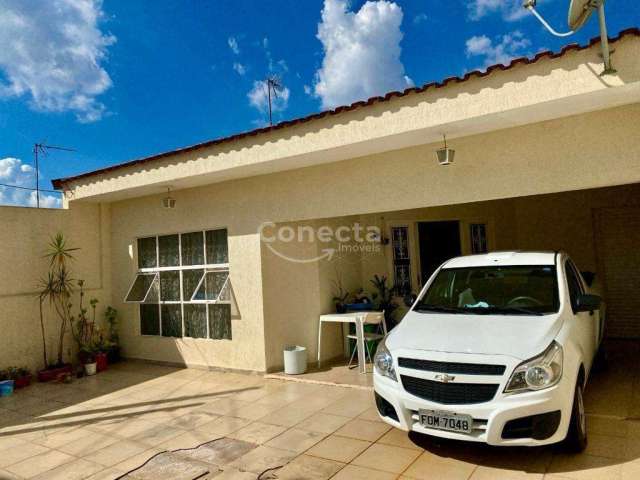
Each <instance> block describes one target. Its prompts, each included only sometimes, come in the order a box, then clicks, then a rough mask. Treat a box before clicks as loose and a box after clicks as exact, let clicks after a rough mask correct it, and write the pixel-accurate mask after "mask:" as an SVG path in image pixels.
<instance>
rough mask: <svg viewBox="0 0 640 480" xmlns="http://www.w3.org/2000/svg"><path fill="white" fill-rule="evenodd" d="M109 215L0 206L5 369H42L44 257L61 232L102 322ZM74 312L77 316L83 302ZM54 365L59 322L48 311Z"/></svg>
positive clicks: (89, 207) (1, 358)
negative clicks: (40, 292) (74, 249)
mask: <svg viewBox="0 0 640 480" xmlns="http://www.w3.org/2000/svg"><path fill="white" fill-rule="evenodd" d="M109 229H110V216H109V206H108V205H99V204H74V205H73V206H72V208H71V209H70V210H49V209H33V208H20V207H0V245H2V254H1V255H0V272H2V275H1V276H0V332H2V333H1V334H0V369H2V368H6V367H7V366H10V365H17V366H23V365H26V366H28V367H29V368H30V369H32V370H33V371H35V370H38V369H41V368H43V366H44V365H43V364H44V360H43V358H42V335H41V329H40V320H39V313H38V299H37V290H38V288H37V287H38V282H39V280H40V278H42V277H44V276H45V275H46V271H47V266H48V263H47V259H45V258H43V255H44V254H45V252H46V250H47V244H48V243H49V238H50V237H51V236H52V235H55V234H56V233H58V232H62V233H63V234H64V235H65V236H66V238H67V240H68V242H69V245H70V246H73V247H78V248H79V249H80V250H78V251H77V252H75V253H74V256H75V261H74V262H72V264H71V266H72V272H73V278H75V279H84V280H85V286H86V298H87V300H88V299H90V298H92V297H95V298H97V299H98V300H99V301H100V303H99V308H98V310H97V313H98V318H102V315H103V311H104V308H105V307H106V305H108V304H109V303H110V300H111V291H110V280H111V278H110V267H111V265H110V241H109V238H110V235H109ZM74 303H75V304H76V305H75V306H74V308H73V310H74V313H75V312H77V303H78V297H77V296H76V298H75V299H74ZM45 319H46V320H45V328H46V334H47V348H48V354H49V360H50V361H55V360H56V354H57V332H59V321H58V317H57V316H55V314H54V312H53V311H50V310H49V309H46V311H45ZM65 345H66V348H65V358H66V360H69V359H72V358H73V351H75V350H74V347H75V345H74V341H73V339H72V338H71V336H70V335H68V336H67V339H66V343H65Z"/></svg>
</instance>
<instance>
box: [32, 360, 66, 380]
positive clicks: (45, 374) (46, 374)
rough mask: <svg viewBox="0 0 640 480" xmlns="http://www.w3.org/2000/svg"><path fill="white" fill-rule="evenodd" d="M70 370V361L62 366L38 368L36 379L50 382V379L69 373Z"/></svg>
mask: <svg viewBox="0 0 640 480" xmlns="http://www.w3.org/2000/svg"><path fill="white" fill-rule="evenodd" d="M72 371H73V369H72V368H71V364H70V363H66V364H64V365H63V366H62V367H56V368H45V369H44V370H40V371H39V372H38V381H39V382H50V381H51V380H55V379H57V378H58V376H59V375H62V374H65V373H71V372H72Z"/></svg>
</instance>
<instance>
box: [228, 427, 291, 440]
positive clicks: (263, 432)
mask: <svg viewBox="0 0 640 480" xmlns="http://www.w3.org/2000/svg"><path fill="white" fill-rule="evenodd" d="M285 430H286V427H282V426H279V425H270V424H268V423H261V422H253V423H250V424H249V425H247V426H246V427H242V428H241V429H240V430H237V431H235V432H233V433H231V434H229V437H230V438H237V439H238V440H244V441H245V442H251V443H256V444H259V445H261V444H263V443H265V442H268V441H269V440H271V439H272V438H274V437H277V436H278V435H280V434H281V433H282V432H284V431H285Z"/></svg>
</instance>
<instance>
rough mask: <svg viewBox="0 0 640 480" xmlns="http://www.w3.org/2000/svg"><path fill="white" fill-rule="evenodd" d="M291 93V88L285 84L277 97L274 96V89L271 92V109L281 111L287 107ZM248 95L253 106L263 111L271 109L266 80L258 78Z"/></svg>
mask: <svg viewBox="0 0 640 480" xmlns="http://www.w3.org/2000/svg"><path fill="white" fill-rule="evenodd" d="M289 93H290V92H289V89H288V88H287V87H284V86H283V87H282V90H281V91H280V92H278V96H277V97H274V96H273V91H272V92H271V110H272V111H273V112H281V111H283V110H285V109H286V108H287V105H288V104H289ZM247 97H248V98H249V104H250V105H251V106H252V107H254V108H256V109H258V110H259V111H260V112H262V113H265V112H268V111H269V94H268V90H267V82H266V81H264V80H256V81H255V82H253V88H252V89H251V90H250V91H249V93H248V94H247Z"/></svg>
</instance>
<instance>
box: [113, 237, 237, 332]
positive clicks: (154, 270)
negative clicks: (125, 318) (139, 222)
mask: <svg viewBox="0 0 640 480" xmlns="http://www.w3.org/2000/svg"><path fill="white" fill-rule="evenodd" d="M216 230H226V231H227V255H228V248H229V230H228V228H226V227H217V228H208V229H206V230H195V231H193V230H192V231H187V232H177V233H165V234H158V235H148V236H147V235H145V236H142V237H138V238H136V241H135V245H136V263H137V262H138V255H139V252H138V251H137V248H138V240H140V239H142V238H154V237H155V240H156V267H145V268H138V269H137V270H136V273H135V277H134V280H133V283H132V284H131V287H130V288H129V291H128V292H127V295H126V296H125V299H124V302H125V303H136V304H144V303H145V302H144V301H142V302H134V301H127V297H128V296H129V293H130V291H131V289H132V288H133V285H134V283H135V280H136V278H137V277H138V275H141V274H142V275H145V274H146V275H149V274H155V275H156V277H155V278H154V280H153V282H152V284H151V287H150V288H149V291H148V292H147V294H146V295H145V300H146V298H147V297H148V295H149V292H150V291H151V289H152V288H153V284H154V283H155V282H158V303H157V305H158V322H159V323H160V325H159V333H158V335H146V334H142V333H141V335H142V336H145V337H147V336H148V337H162V336H163V335H162V333H163V332H162V305H178V304H179V305H180V316H181V319H182V336H181V337H176V338H194V337H187V336H186V335H185V325H184V305H185V304H195V305H205V306H206V308H205V319H206V330H207V334H206V335H207V336H206V338H198V339H199V340H219V339H213V338H211V331H210V328H209V305H215V304H231V300H219V299H218V298H216V299H215V300H194V299H193V297H194V296H195V294H196V292H197V291H198V289H199V288H200V286H201V284H202V282H203V281H204V279H205V277H206V275H207V273H209V272H220V271H222V272H227V273H228V276H227V279H226V280H225V282H224V284H223V286H222V288H221V289H220V292H222V291H223V290H224V289H225V288H227V286H228V287H229V289H231V283H230V282H231V281H230V279H231V273H230V270H229V262H226V263H212V264H209V263H207V232H209V231H216ZM196 232H202V247H203V249H204V252H203V259H204V264H202V265H182V235H187V234H192V233H196ZM172 235H178V265H175V266H172V267H160V266H159V265H160V237H168V236H172ZM188 270H203V271H204V272H203V274H202V277H201V278H200V281H199V282H198V284H197V286H196V289H195V290H194V292H193V295H192V296H191V298H189V299H185V298H184V291H183V288H184V287H183V278H182V277H183V274H182V272H183V271H188ZM169 271H172V272H173V271H177V272H179V279H180V300H162V291H161V284H160V273H161V272H169ZM153 305H156V304H155V303H153ZM141 320H142V319H141V317H140V309H138V323H140V322H141Z"/></svg>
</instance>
